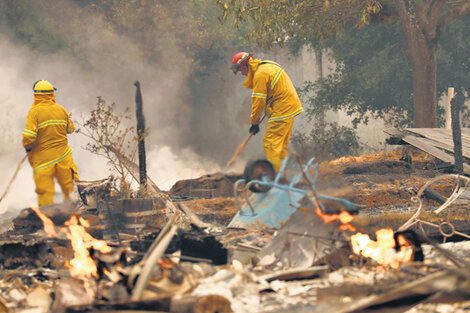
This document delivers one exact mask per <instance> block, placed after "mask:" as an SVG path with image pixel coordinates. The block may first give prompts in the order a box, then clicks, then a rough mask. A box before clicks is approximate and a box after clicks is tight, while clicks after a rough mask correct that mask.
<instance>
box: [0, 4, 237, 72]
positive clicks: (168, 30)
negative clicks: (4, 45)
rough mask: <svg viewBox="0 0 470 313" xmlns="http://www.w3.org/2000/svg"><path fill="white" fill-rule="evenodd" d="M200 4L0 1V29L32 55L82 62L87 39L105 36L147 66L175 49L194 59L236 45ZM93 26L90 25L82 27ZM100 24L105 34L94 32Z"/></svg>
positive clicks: (229, 30)
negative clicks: (132, 49) (127, 46)
mask: <svg viewBox="0 0 470 313" xmlns="http://www.w3.org/2000/svg"><path fill="white" fill-rule="evenodd" d="M218 13H219V11H218V8H217V6H216V5H215V4H214V3H213V2H210V1H205V0H185V1H183V0H126V1H121V0H59V1H57V2H55V3H54V5H51V1H50V0H34V1H31V0H0V26H1V27H2V30H3V31H4V32H6V33H7V34H8V35H9V36H10V37H11V38H12V39H14V40H17V41H20V42H23V43H25V44H26V45H28V46H29V47H31V48H32V49H33V50H34V51H37V52H38V53H54V52H65V53H66V54H68V55H69V56H72V57H74V58H76V59H79V60H81V61H82V62H83V63H84V64H86V62H87V59H88V58H87V56H88V54H90V53H93V52H92V51H91V52H90V51H87V49H89V37H90V35H91V33H93V32H100V31H103V30H109V31H111V32H113V33H115V34H117V35H118V36H120V37H121V38H123V39H125V40H128V41H129V43H131V44H133V45H137V47H139V48H140V51H142V54H143V57H145V58H146V59H147V61H148V62H150V63H152V62H155V63H157V62H159V61H160V60H162V59H164V58H168V59H171V57H172V56H173V53H174V51H175V49H178V50H179V51H181V52H182V53H183V54H184V55H186V56H187V57H189V58H193V57H194V58H196V59H197V57H198V56H199V55H202V54H204V53H205V52H206V51H207V50H208V49H211V48H220V47H224V46H227V45H234V44H240V43H241V42H243V36H242V35H241V32H240V31H239V30H236V29H233V27H231V25H221V24H220V23H219V21H218V20H217V16H218ZM90 21H92V22H93V21H98V23H97V24H96V25H94V24H93V25H87V24H88V22H90ZM99 23H101V25H102V26H104V27H105V29H96V28H94V27H98V25H100V24H99Z"/></svg>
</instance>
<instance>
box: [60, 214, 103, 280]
mask: <svg viewBox="0 0 470 313" xmlns="http://www.w3.org/2000/svg"><path fill="white" fill-rule="evenodd" d="M65 225H67V226H68V231H66V232H65V234H66V235H67V238H68V239H69V240H70V241H71V242H72V248H73V251H74V258H73V259H72V260H70V274H71V275H72V276H73V277H77V278H83V277H94V278H97V277H98V272H97V268H96V264H95V261H93V259H92V258H91V257H90V253H89V251H88V249H90V248H91V247H93V249H95V250H98V251H100V252H101V253H110V252H111V247H110V246H108V245H107V244H106V242H105V241H104V240H97V239H95V238H93V236H91V235H90V234H89V233H88V232H87V231H86V230H85V227H89V226H90V224H89V223H88V221H86V220H85V219H83V218H77V216H76V215H72V217H71V218H70V219H69V220H68V221H67V222H65Z"/></svg>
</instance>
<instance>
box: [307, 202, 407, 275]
mask: <svg viewBox="0 0 470 313" xmlns="http://www.w3.org/2000/svg"><path fill="white" fill-rule="evenodd" d="M315 213H316V214H317V215H318V216H319V217H320V218H321V219H322V220H323V222H324V223H325V224H328V223H331V222H333V221H339V222H341V225H339V229H340V230H343V231H344V230H348V231H350V232H355V231H356V227H354V226H353V225H351V224H350V222H351V221H352V220H353V216H352V215H351V214H349V213H348V212H347V211H345V210H344V209H342V210H341V213H339V214H325V213H323V211H322V210H321V208H320V207H319V206H317V209H316V211H315ZM375 234H376V237H377V240H372V239H371V238H370V237H369V235H367V234H362V233H360V232H358V233H356V234H354V235H352V236H351V246H352V249H353V251H354V253H355V254H357V255H362V256H364V257H367V258H370V259H373V260H374V261H376V262H377V263H378V264H379V265H377V267H376V270H377V271H385V270H386V269H387V268H393V269H399V268H400V265H401V264H403V263H410V262H411V261H412V260H413V247H412V245H411V244H410V243H409V242H408V241H407V240H406V239H405V238H404V237H403V236H401V235H399V236H398V238H397V239H398V245H399V247H400V249H396V245H397V242H396V241H395V238H394V232H393V230H392V229H391V228H383V229H379V230H377V231H376V232H375Z"/></svg>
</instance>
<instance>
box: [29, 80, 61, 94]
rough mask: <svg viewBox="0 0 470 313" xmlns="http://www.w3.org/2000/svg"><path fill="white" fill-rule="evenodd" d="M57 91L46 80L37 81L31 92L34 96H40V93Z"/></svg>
mask: <svg viewBox="0 0 470 313" xmlns="http://www.w3.org/2000/svg"><path fill="white" fill-rule="evenodd" d="M56 90H57V89H56V88H54V86H52V84H51V83H50V82H48V81H47V80H38V81H37V82H35V83H34V85H33V91H34V93H35V94H42V93H53V92H54V91H56Z"/></svg>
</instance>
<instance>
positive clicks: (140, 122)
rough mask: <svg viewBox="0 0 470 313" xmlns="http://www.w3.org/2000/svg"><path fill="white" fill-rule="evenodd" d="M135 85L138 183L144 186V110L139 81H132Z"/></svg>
mask: <svg viewBox="0 0 470 313" xmlns="http://www.w3.org/2000/svg"><path fill="white" fill-rule="evenodd" d="M134 85H135V86H136V88H137V89H136V91H135V105H136V115H137V138H138V140H139V144H138V149H139V176H140V184H141V185H143V186H144V187H146V186H147V164H146V159H145V119H144V112H143V111H144V110H143V105H142V93H141V91H140V83H139V81H136V82H135V83H134Z"/></svg>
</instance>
